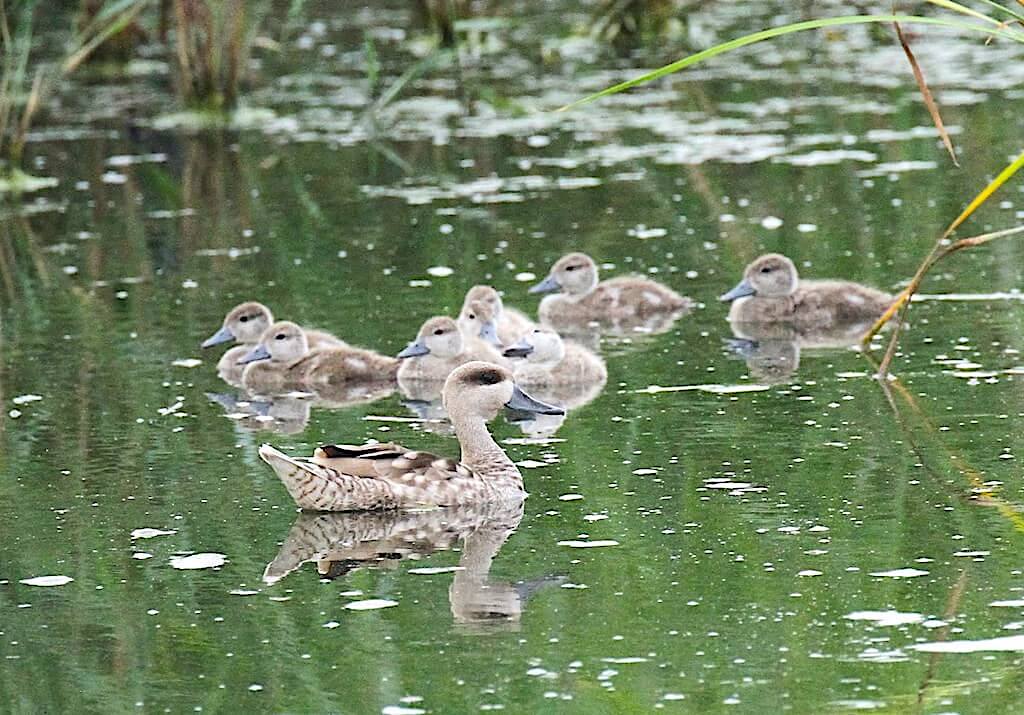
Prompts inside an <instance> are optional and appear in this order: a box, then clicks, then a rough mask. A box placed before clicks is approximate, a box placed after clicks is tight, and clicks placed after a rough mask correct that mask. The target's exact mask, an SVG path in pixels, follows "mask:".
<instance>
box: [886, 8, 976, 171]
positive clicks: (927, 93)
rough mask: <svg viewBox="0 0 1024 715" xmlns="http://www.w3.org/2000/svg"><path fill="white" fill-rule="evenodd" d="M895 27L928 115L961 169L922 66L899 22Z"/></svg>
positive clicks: (954, 161) (951, 156) (950, 155)
mask: <svg viewBox="0 0 1024 715" xmlns="http://www.w3.org/2000/svg"><path fill="white" fill-rule="evenodd" d="M893 26H894V27H895V28H896V37H897V38H898V39H899V41H900V46H901V47H902V48H903V54H905V55H906V56H907V61H908V62H909V63H910V70H911V71H912V72H913V73H914V81H915V82H917V88H918V89H919V90H921V98H922V99H924V104H925V106H926V107H928V114H930V115H932V123H933V124H934V125H935V128H936V129H937V130H938V132H939V136H940V137H941V138H942V143H943V145H944V146H945V147H946V151H948V152H949V158H950V159H952V160H953V165H954V166H957V167H959V166H960V162H958V161H957V160H956V150H955V149H954V148H953V141H952V140H951V139H950V138H949V132H947V131H946V125H945V124H943V123H942V115H941V114H940V113H939V105H938V104H936V103H935V97H933V96H932V91H931V90H930V89H928V83H927V82H926V81H925V79H924V72H923V71H921V66H920V65H919V64H918V63H917V58H916V57H914V52H913V50H911V49H910V43H909V42H907V38H906V36H905V35H904V34H903V28H902V27H900V24H899V23H898V22H894V23H893Z"/></svg>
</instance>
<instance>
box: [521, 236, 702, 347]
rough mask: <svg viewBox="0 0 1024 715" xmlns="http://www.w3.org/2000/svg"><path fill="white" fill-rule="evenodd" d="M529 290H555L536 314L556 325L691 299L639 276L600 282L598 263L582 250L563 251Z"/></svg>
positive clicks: (637, 314)
mask: <svg viewBox="0 0 1024 715" xmlns="http://www.w3.org/2000/svg"><path fill="white" fill-rule="evenodd" d="M530 292H531V293H552V292H554V295H549V296H545V298H544V299H543V300H542V301H541V303H540V307H539V308H538V309H537V315H538V316H539V318H540V320H541V322H542V323H545V324H547V325H550V326H552V327H555V328H558V329H559V330H561V329H562V326H563V325H572V324H586V323H588V322H596V323H601V324H604V323H608V324H616V323H619V322H621V321H626V322H629V321H631V320H641V319H643V318H644V317H646V316H650V315H656V314H671V313H679V312H682V311H684V310H686V309H688V308H690V307H691V306H692V302H691V301H690V299H688V298H685V297H683V296H681V295H679V294H678V293H676V292H675V291H674V290H672V289H671V288H669V287H668V286H664V285H662V284H661V283H658V282H656V281H652V280H650V279H649V278H645V277H643V276H635V275H627V276H617V277H615V278H611V279H609V280H605V281H600V282H599V280H598V268H597V264H596V263H595V262H594V259H592V258H591V257H590V256H588V255H587V254H585V253H570V254H568V255H565V256H562V257H561V258H560V259H558V261H556V262H555V264H554V265H553V266H552V267H551V271H550V273H548V276H547V278H545V279H544V280H543V281H541V282H540V283H538V284H537V285H535V286H533V287H532V288H530Z"/></svg>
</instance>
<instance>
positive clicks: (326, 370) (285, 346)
mask: <svg viewBox="0 0 1024 715" xmlns="http://www.w3.org/2000/svg"><path fill="white" fill-rule="evenodd" d="M239 362H241V363H242V364H244V365H245V371H244V372H243V373H242V384H243V386H244V387H245V388H246V389H248V390H250V391H254V392H278V391H281V390H286V389H296V388H302V387H308V386H314V385H322V384H343V383H348V382H357V381H377V380H382V379H392V378H394V376H395V373H396V372H398V360H396V359H395V358H392V357H388V356H386V355H380V354H378V353H375V352H373V351H372V350H364V349H362V348H356V347H352V346H351V345H347V346H344V347H321V348H316V349H313V350H311V349H310V347H309V340H308V338H307V337H306V333H305V331H304V330H303V329H302V328H301V327H299V326H298V325H296V324H295V323H292V322H289V321H286V320H285V321H280V322H277V323H274V324H273V325H271V326H270V327H269V328H267V330H266V331H264V333H263V336H262V338H260V342H259V343H258V344H257V345H256V346H255V347H254V348H252V350H250V351H249V352H248V353H247V354H246V355H245V357H243V358H242V359H241V360H240V361H239Z"/></svg>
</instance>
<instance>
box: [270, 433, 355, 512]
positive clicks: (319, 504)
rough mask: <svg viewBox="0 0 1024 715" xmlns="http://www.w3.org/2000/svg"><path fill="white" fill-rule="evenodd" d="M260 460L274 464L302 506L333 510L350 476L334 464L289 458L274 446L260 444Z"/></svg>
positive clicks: (271, 465) (289, 490)
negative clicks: (327, 465)
mask: <svg viewBox="0 0 1024 715" xmlns="http://www.w3.org/2000/svg"><path fill="white" fill-rule="evenodd" d="M260 459H262V460H263V461H264V462H266V463H267V464H269V465H270V467H271V469H273V470H274V472H275V473H276V474H277V476H278V478H279V479H280V480H281V481H282V482H284V486H285V489H287V490H288V493H289V494H291V497H292V499H294V500H295V503H296V504H297V505H298V507H299V508H300V509H311V510H314V511H333V510H334V509H333V508H332V507H333V506H334V503H335V502H336V501H337V499H338V496H339V493H344V492H345V491H346V484H345V482H346V476H345V475H342V474H339V473H338V472H337V471H335V470H334V469H331V468H330V467H325V466H323V465H320V464H316V463H314V462H310V461H307V460H304V459H295V458H294V457H289V456H288V455H287V454H285V453H284V452H282V451H280V450H279V449H276V448H275V447H273V446H272V445H269V444H263V445H261V446H260Z"/></svg>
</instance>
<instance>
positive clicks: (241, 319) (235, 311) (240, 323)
mask: <svg viewBox="0 0 1024 715" xmlns="http://www.w3.org/2000/svg"><path fill="white" fill-rule="evenodd" d="M273 322H274V316H273V315H272V314H271V313H270V308H268V307H267V306H265V305H263V304H262V303H256V302H255V301H250V302H248V303H241V304H239V305H236V306H235V307H234V308H232V309H231V310H230V312H228V314H227V316H225V318H224V324H223V325H222V326H221V329H220V330H218V331H217V332H216V333H214V334H213V335H211V336H210V337H208V338H207V339H206V340H204V341H203V344H202V347H204V348H210V347H213V346H214V345H220V344H221V343H228V342H231V341H233V340H235V341H238V342H240V343H243V344H247V345H252V344H253V343H257V342H259V340H260V336H262V335H263V333H264V331H265V330H266V329H267V328H269V327H270V324H271V323H273Z"/></svg>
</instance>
